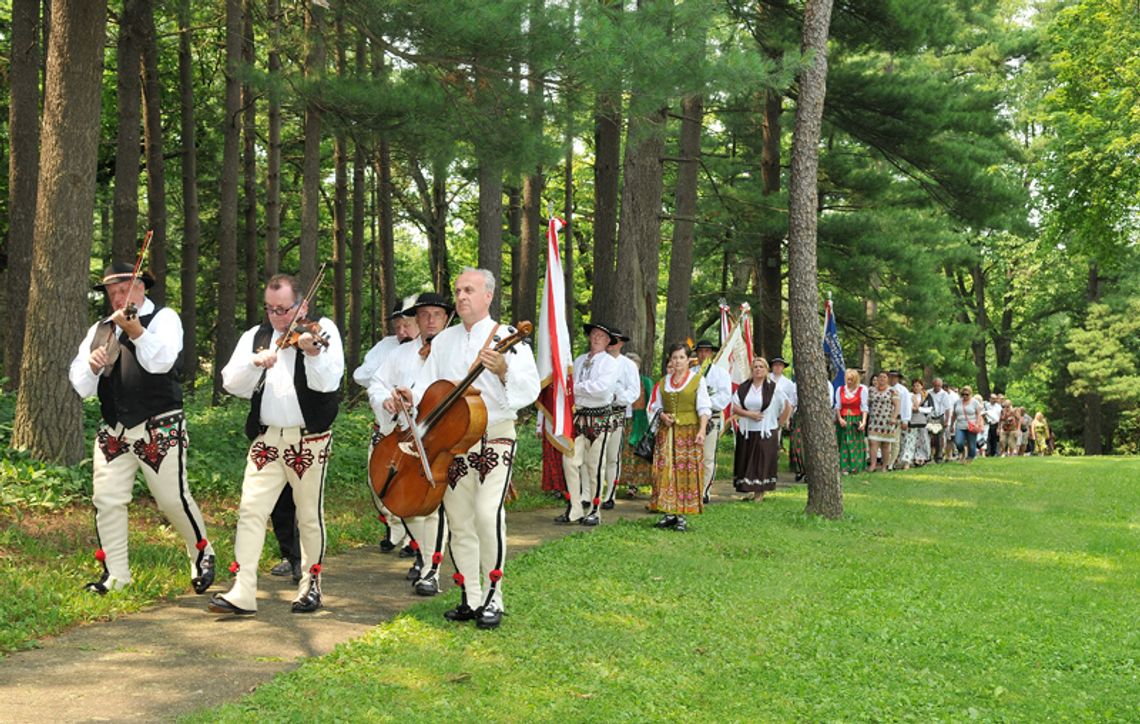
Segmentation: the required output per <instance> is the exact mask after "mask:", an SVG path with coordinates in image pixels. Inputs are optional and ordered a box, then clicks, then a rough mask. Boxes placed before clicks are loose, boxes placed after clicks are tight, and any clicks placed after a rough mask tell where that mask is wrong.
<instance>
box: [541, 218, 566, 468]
mask: <svg viewBox="0 0 1140 724" xmlns="http://www.w3.org/2000/svg"><path fill="white" fill-rule="evenodd" d="M562 226H563V222H562V220H561V219H558V218H553V217H552V218H551V219H550V225H549V226H548V227H547V230H546V285H545V289H544V290H543V294H542V311H541V312H540V313H539V315H538V349H537V355H538V376H539V378H540V379H541V380H542V391H541V392H540V393H539V395H538V403H537V404H538V410H539V415H540V418H539V420H540V423H541V424H542V431H543V434H544V435H546V439H547V440H549V441H550V444H551V445H553V446H554V447H556V448H558V449H559V450H561V451H562V452H563V453H570V452H572V451H573V450H574V391H573V389H572V383H573V373H572V369H571V368H572V365H573V361H574V358H573V356H571V353H570V327H569V325H568V323H567V319H566V284H565V281H564V278H563V276H562V256H561V255H560V254H559V252H558V231H559V230H560V229H561V228H562Z"/></svg>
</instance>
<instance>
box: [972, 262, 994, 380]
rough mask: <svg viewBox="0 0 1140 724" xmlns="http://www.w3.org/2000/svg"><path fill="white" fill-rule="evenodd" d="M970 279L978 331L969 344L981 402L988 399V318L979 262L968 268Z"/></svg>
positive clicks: (984, 285) (983, 277)
mask: <svg viewBox="0 0 1140 724" xmlns="http://www.w3.org/2000/svg"><path fill="white" fill-rule="evenodd" d="M970 278H971V279H972V280H973V285H974V322H975V324H977V325H978V330H977V331H976V332H975V333H974V335H975V336H974V339H973V341H971V342H970V349H971V351H972V352H973V354H974V367H975V368H977V371H978V372H977V382H978V387H977V390H978V394H979V395H981V396H982V399H983V400H988V399H990V373H989V367H988V366H987V364H986V340H987V339H988V337H989V331H990V317H989V313H988V312H987V311H986V277H985V274H984V273H983V271H982V265H981V263H980V262H975V263H974V264H973V265H972V266H971V267H970Z"/></svg>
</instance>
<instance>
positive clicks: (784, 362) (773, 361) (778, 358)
mask: <svg viewBox="0 0 1140 724" xmlns="http://www.w3.org/2000/svg"><path fill="white" fill-rule="evenodd" d="M772 365H784V366H785V367H791V365H790V364H788V361H787V360H786V359H784V358H783V357H781V356H780V355H776V356H775V357H773V358H772V359H770V360H768V367H769V368H771V367H772Z"/></svg>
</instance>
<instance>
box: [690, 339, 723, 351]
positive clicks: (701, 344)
mask: <svg viewBox="0 0 1140 724" xmlns="http://www.w3.org/2000/svg"><path fill="white" fill-rule="evenodd" d="M702 349H711V350H712V351H713V352H719V351H720V347H717V346H716V345H715V344H713V343H712V342H710V341H709V340H707V339H699V340H697V346H696V347H694V348H693V351H695V352H700V351H701V350H702Z"/></svg>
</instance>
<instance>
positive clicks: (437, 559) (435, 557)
mask: <svg viewBox="0 0 1140 724" xmlns="http://www.w3.org/2000/svg"><path fill="white" fill-rule="evenodd" d="M442 561H443V554H442V553H440V552H439V551H436V552H435V553H432V554H431V564H432V565H433V566H438V565H439V564H440V563H441V562H442Z"/></svg>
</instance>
